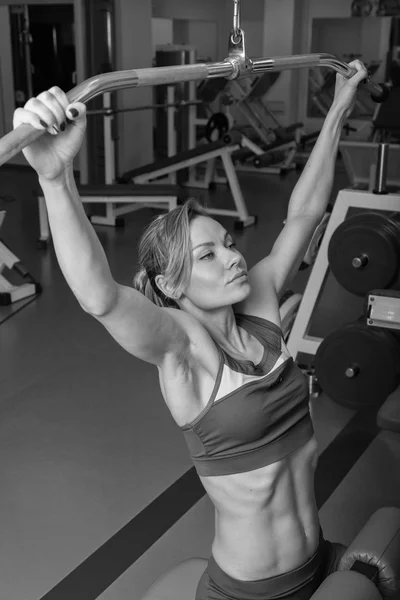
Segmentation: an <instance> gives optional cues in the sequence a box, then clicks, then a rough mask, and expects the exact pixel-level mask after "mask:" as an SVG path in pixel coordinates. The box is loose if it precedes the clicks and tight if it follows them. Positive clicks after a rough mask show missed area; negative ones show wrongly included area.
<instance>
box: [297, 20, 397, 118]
mask: <svg viewBox="0 0 400 600" xmlns="http://www.w3.org/2000/svg"><path fill="white" fill-rule="evenodd" d="M311 52H312V53H314V52H315V53H328V54H335V55H336V56H337V57H338V58H339V59H340V60H342V61H343V62H346V63H348V62H351V61H352V60H354V59H356V58H359V59H360V60H362V61H363V62H364V63H365V65H366V66H367V67H368V69H369V71H370V73H371V79H372V80H373V81H376V82H377V83H381V82H383V81H386V82H388V81H392V79H393V78H394V79H396V81H397V78H398V75H397V68H398V67H399V65H400V18H399V17H353V18H343V19H314V20H313V23H312V40H311ZM335 80H336V73H335V72H334V71H332V70H331V69H310V70H309V80H308V105H307V116H308V117H310V118H323V117H325V116H326V114H327V112H328V110H329V108H330V106H331V104H332V100H333V95H334V89H335ZM375 107H376V104H375V103H374V102H373V101H372V100H371V98H370V95H369V94H368V92H366V91H363V90H362V88H360V91H359V93H358V95H357V102H356V106H355V108H354V111H353V114H352V118H353V119H360V120H367V121H368V120H370V119H371V118H372V117H373V114H374V111H375Z"/></svg>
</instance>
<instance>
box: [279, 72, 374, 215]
mask: <svg viewBox="0 0 400 600" xmlns="http://www.w3.org/2000/svg"><path fill="white" fill-rule="evenodd" d="M350 66H351V67H354V68H356V69H357V73H356V74H355V75H354V76H353V77H352V78H351V79H345V78H344V77H343V76H342V75H339V74H338V75H337V76H336V87H335V95H334V100H333V102H332V106H331V108H330V110H329V112H328V114H327V116H326V119H325V122H324V125H323V127H322V130H321V133H320V134H319V137H318V139H317V141H316V143H315V146H314V148H313V150H312V152H311V155H310V157H309V159H308V161H307V164H306V166H305V168H304V171H303V173H302V175H301V177H300V179H299V181H298V183H297V185H296V187H295V188H294V190H293V192H292V195H291V197H290V202H289V208H288V217H287V218H288V220H289V219H290V218H292V217H293V216H297V215H299V214H300V215H309V216H315V217H316V218H317V219H318V222H319V221H320V220H321V219H322V217H323V215H324V214H325V211H326V207H327V205H328V202H329V200H330V195H331V192H332V186H333V180H334V176H335V164H336V158H337V153H338V149H339V142H340V136H341V132H342V128H343V125H344V124H345V122H346V121H347V119H348V118H349V116H350V114H351V112H352V110H353V108H354V103H355V99H356V93H357V88H358V85H359V84H360V82H361V81H362V80H363V79H365V78H367V77H368V71H367V70H366V68H365V66H364V65H363V63H361V62H360V61H359V60H356V61H353V62H352V63H350Z"/></svg>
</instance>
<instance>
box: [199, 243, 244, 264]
mask: <svg viewBox="0 0 400 600" xmlns="http://www.w3.org/2000/svg"><path fill="white" fill-rule="evenodd" d="M228 248H236V244H235V243H234V242H232V243H231V244H229V246H228ZM209 256H214V253H213V252H209V253H208V254H205V255H204V256H202V257H201V259H200V260H203V259H204V258H208V257H209Z"/></svg>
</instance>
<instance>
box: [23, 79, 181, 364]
mask: <svg viewBox="0 0 400 600" xmlns="http://www.w3.org/2000/svg"><path fill="white" fill-rule="evenodd" d="M53 89H55V90H56V93H55V94H52V95H51V97H47V96H46V97H45V98H42V102H41V103H35V102H33V103H32V102H31V101H30V102H31V104H29V102H28V104H27V108H26V109H25V110H24V109H17V111H16V117H15V121H14V123H15V125H18V124H19V123H21V122H24V123H27V122H29V123H30V124H33V125H35V122H36V121H35V119H34V117H33V116H32V114H33V115H36V119H37V120H39V119H40V120H41V121H42V122H45V124H46V125H47V126H48V128H49V131H50V130H51V127H53V126H54V125H55V126H56V127H57V129H58V128H60V129H61V130H62V131H63V132H62V133H60V134H59V135H56V136H55V135H54V134H53V135H49V134H48V133H47V134H44V136H43V137H42V138H40V139H39V141H36V142H34V143H33V144H31V146H28V147H27V148H26V149H25V150H24V154H25V156H26V158H27V160H28V162H30V164H31V165H32V166H33V168H35V170H36V171H37V173H38V175H39V183H40V185H41V187H42V190H43V193H44V197H45V201H46V207H47V212H48V218H49V223H50V229H51V232H52V238H53V243H54V248H55V251H56V255H57V259H58V263H59V265H60V268H61V270H62V272H63V275H64V277H65V279H66V281H67V283H68V285H69V287H70V288H71V290H72V292H73V293H74V295H75V296H76V298H77V300H78V302H79V304H80V305H81V306H82V308H83V309H84V310H85V311H86V312H87V313H89V314H91V315H93V316H94V317H96V318H97V319H98V320H99V321H100V322H101V323H102V324H103V325H104V326H105V327H106V329H107V330H108V331H109V332H110V334H111V335H112V336H113V337H114V338H115V339H116V340H117V341H118V342H119V343H120V344H121V345H122V346H123V347H124V348H125V349H126V350H128V351H129V352H130V353H131V354H133V355H135V356H137V357H138V358H141V359H142V360H145V361H147V362H151V363H153V364H157V365H159V366H161V365H162V363H163V361H164V359H165V357H166V356H167V355H171V354H174V355H177V356H178V355H179V356H184V355H185V352H186V351H187V348H188V345H189V338H188V334H187V333H186V331H185V329H184V328H183V326H182V325H180V323H179V322H178V321H177V320H176V319H174V318H173V317H172V316H171V315H170V313H169V312H168V311H165V310H163V309H161V308H159V307H157V306H155V305H154V304H153V303H152V302H150V300H148V299H147V298H145V296H143V295H142V294H141V293H140V292H138V291H137V290H134V289H133V288H128V287H125V286H122V285H119V284H117V283H116V281H115V280H114V278H113V276H112V274H111V271H110V268H109V265H108V261H107V258H106V255H105V252H104V250H103V247H102V245H101V244H100V241H99V239H98V237H97V235H96V233H95V231H94V229H93V227H92V225H91V224H90V222H89V220H88V218H87V216H86V213H85V211H84V208H83V205H82V201H81V199H80V197H79V194H78V190H77V187H76V184H75V180H74V175H73V167H72V163H73V158H74V156H75V154H76V153H77V151H78V149H79V146H80V144H81V141H82V139H83V133H84V129H85V122H84V116H85V115H84V112H85V107H84V105H78V104H77V105H76V106H78V108H79V110H80V113H81V117H83V120H81V121H77V122H76V123H74V124H70V125H69V127H70V128H71V129H70V131H68V125H67V127H65V124H64V119H65V110H67V108H68V101H67V99H66V96H65V94H63V92H61V90H58V88H53ZM38 98H40V96H39V97H38ZM55 100H56V101H57V104H56V103H55ZM43 101H44V102H43ZM28 106H29V108H30V110H29V111H28ZM69 109H70V107H69V108H68V110H69ZM18 111H19V112H18ZM21 111H22V112H21ZM69 114H70V116H72V115H71V113H70V112H67V116H68V115H69ZM38 128H39V127H38ZM73 128H75V130H74V129H73ZM64 132H65V133H64ZM63 137H64V144H63Z"/></svg>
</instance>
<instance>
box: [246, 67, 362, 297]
mask: <svg viewBox="0 0 400 600" xmlns="http://www.w3.org/2000/svg"><path fill="white" fill-rule="evenodd" d="M350 66H351V67H354V68H355V69H356V70H357V73H356V74H355V75H353V77H352V78H351V79H345V78H344V77H343V76H342V75H339V74H338V75H337V76H336V88H335V96H334V100H333V103H332V106H331V108H330V110H329V113H328V115H327V116H326V119H325V122H324V125H323V127H322V130H321V133H320V134H319V137H318V140H317V142H316V144H315V146H314V148H313V151H312V153H311V155H310V158H309V159H308V162H307V165H306V166H305V168H304V171H303V173H302V175H301V177H300V179H299V181H298V183H297V185H296V187H295V188H294V190H293V192H292V195H291V197H290V202H289V207H288V215H287V219H286V224H285V226H284V228H283V229H282V231H281V233H280V234H279V236H278V238H277V239H276V241H275V244H274V246H273V248H272V250H271V253H270V254H269V255H268V256H267V257H265V258H264V259H262V260H261V261H260V262H258V263H257V264H256V265H255V266H254V267H253V268H252V269H251V270H250V272H249V282H250V284H251V288H252V297H253V301H254V305H256V306H258V304H260V305H262V303H263V302H264V299H265V294H266V290H270V288H271V285H272V286H273V287H274V289H275V291H276V293H277V294H278V295H279V294H280V293H281V292H282V291H284V290H285V289H287V286H288V285H290V282H291V281H292V279H293V278H294V277H295V275H296V273H297V272H298V270H299V267H300V265H301V262H302V260H303V258H304V255H305V253H306V251H307V248H308V246H309V244H310V242H311V239H312V237H313V235H314V232H315V229H316V228H317V226H318V225H319V224H320V222H321V220H322V218H323V216H324V214H325V212H326V207H327V205H328V202H329V200H330V196H331V192H332V186H333V179H334V175H335V163H336V157H337V152H338V148H339V141H340V134H341V130H342V127H343V125H344V123H345V122H346V120H347V119H348V118H349V116H350V114H351V112H352V110H353V107H354V103H355V99H356V93H357V88H358V85H359V84H360V82H361V81H362V80H363V79H366V78H367V77H368V72H367V70H366V68H365V67H364V65H363V63H362V62H360V61H359V60H356V61H353V62H351V63H350Z"/></svg>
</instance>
